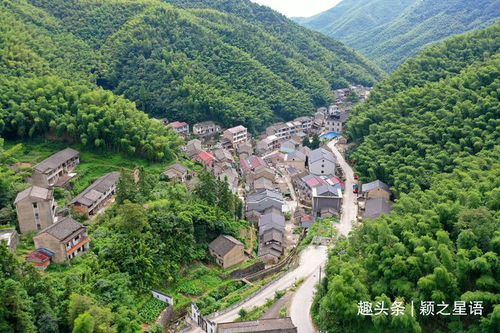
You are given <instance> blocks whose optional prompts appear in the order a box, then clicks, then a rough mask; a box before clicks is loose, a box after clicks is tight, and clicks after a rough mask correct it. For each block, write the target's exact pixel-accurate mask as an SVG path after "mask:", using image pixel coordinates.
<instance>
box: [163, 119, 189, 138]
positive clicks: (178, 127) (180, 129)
mask: <svg viewBox="0 0 500 333" xmlns="http://www.w3.org/2000/svg"><path fill="white" fill-rule="evenodd" d="M168 126H171V127H172V128H173V129H174V130H175V131H176V132H177V133H179V134H180V135H182V136H184V137H187V136H188V135H189V125H188V124H187V123H185V122H180V121H174V122H173V123H170V124H169V125H168Z"/></svg>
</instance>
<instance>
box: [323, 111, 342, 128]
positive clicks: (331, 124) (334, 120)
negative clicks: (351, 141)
mask: <svg viewBox="0 0 500 333" xmlns="http://www.w3.org/2000/svg"><path fill="white" fill-rule="evenodd" d="M346 120H347V113H345V112H341V113H339V114H336V115H332V116H330V117H328V118H327V119H326V120H325V124H324V126H325V130H327V131H329V132H337V133H342V131H343V130H344V124H345V122H346Z"/></svg>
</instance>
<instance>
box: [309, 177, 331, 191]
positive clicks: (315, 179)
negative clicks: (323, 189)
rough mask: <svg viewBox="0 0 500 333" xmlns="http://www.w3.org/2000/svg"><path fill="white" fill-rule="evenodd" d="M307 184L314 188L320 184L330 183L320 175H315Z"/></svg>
mask: <svg viewBox="0 0 500 333" xmlns="http://www.w3.org/2000/svg"><path fill="white" fill-rule="evenodd" d="M306 184H307V185H308V186H309V187H310V188H313V187H316V186H318V185H322V184H328V183H327V182H326V180H324V179H322V178H319V177H313V178H311V179H309V180H307V181H306Z"/></svg>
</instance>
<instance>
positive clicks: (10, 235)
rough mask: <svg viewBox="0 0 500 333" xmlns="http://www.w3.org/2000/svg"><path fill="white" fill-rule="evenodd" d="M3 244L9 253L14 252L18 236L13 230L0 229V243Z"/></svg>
mask: <svg viewBox="0 0 500 333" xmlns="http://www.w3.org/2000/svg"><path fill="white" fill-rule="evenodd" d="M2 242H4V243H5V245H7V248H8V249H9V251H10V252H14V251H16V247H17V244H18V243H19V235H18V234H17V231H16V229H15V228H5V229H0V243H2Z"/></svg>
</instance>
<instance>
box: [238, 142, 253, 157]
mask: <svg viewBox="0 0 500 333" xmlns="http://www.w3.org/2000/svg"><path fill="white" fill-rule="evenodd" d="M252 154H253V147H252V143H251V142H250V141H247V142H243V143H242V144H240V145H239V146H238V155H239V157H240V158H245V157H247V156H250V155H252Z"/></svg>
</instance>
